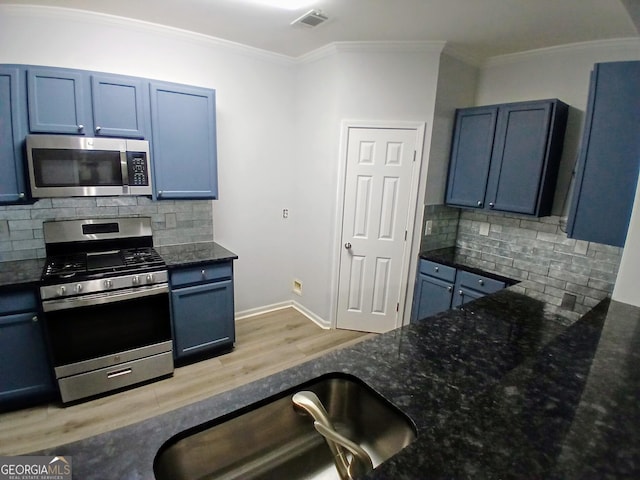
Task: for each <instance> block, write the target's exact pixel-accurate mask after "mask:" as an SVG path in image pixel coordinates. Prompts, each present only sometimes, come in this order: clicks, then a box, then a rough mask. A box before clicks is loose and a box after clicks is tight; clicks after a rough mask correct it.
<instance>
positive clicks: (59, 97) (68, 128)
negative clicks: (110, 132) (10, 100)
mask: <svg viewBox="0 0 640 480" xmlns="http://www.w3.org/2000/svg"><path fill="white" fill-rule="evenodd" d="M85 81H86V80H85V75H84V74H83V73H81V72H78V71H75V70H66V69H58V68H52V69H47V68H29V69H28V70H27V90H28V92H27V98H28V104H29V130H30V131H31V132H32V133H68V134H77V135H85V134H88V133H90V132H91V126H90V125H88V122H90V121H91V118H90V115H89V113H88V110H87V107H88V105H87V100H88V99H87V98H85V95H88V92H87V91H86V88H85Z"/></svg>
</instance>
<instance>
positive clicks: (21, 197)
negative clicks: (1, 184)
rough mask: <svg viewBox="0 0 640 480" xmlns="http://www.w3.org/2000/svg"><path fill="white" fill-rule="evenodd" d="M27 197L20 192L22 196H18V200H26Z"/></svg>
mask: <svg viewBox="0 0 640 480" xmlns="http://www.w3.org/2000/svg"><path fill="white" fill-rule="evenodd" d="M25 196H26V195H25V194H24V192H20V194H19V195H18V198H19V199H20V200H24V197H25Z"/></svg>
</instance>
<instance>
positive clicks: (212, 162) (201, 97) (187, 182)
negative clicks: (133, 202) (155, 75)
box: [150, 81, 218, 199]
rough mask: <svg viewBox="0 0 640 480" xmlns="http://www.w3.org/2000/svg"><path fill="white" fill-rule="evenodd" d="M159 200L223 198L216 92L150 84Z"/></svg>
mask: <svg viewBox="0 0 640 480" xmlns="http://www.w3.org/2000/svg"><path fill="white" fill-rule="evenodd" d="M150 91H151V131H152V139H153V141H152V149H153V162H154V167H155V170H154V172H155V173H154V174H155V189H156V196H157V198H158V199H173V198H199V199H204V198H211V199H216V198H218V173H217V152H216V117H215V111H216V109H215V108H216V107H215V91H214V90H210V89H205V88H197V87H189V86H185V85H176V84H169V83H161V82H153V81H152V82H151V83H150Z"/></svg>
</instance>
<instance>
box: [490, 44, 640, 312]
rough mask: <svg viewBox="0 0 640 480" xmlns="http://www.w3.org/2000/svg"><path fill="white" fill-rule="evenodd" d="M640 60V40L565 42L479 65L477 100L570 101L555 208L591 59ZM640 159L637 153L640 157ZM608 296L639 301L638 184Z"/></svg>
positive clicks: (564, 185) (566, 177) (578, 128)
mask: <svg viewBox="0 0 640 480" xmlns="http://www.w3.org/2000/svg"><path fill="white" fill-rule="evenodd" d="M621 60H640V40H637V39H633V40H620V41H610V42H597V43H595V42H594V43H585V44H577V45H568V46H565V47H558V48H553V49H548V50H541V51H535V52H529V53H526V54H520V55H511V56H505V57H499V58H494V59H492V60H491V61H490V62H489V63H488V64H487V65H486V66H485V67H484V68H483V69H482V70H481V75H480V84H479V88H478V94H477V104H479V105H482V104H490V103H500V102H511V101H519V100H529V99H535V98H552V97H557V98H559V99H561V100H563V101H565V102H566V103H568V104H569V105H571V107H572V108H571V111H570V114H569V125H568V126H567V138H566V140H565V150H564V155H563V165H562V167H561V168H562V171H561V173H562V176H561V178H560V179H559V181H558V183H559V185H558V188H557V193H556V199H555V205H554V211H555V212H556V213H557V214H559V213H562V212H563V210H564V211H566V208H567V207H568V202H567V205H566V206H565V208H564V209H562V204H563V202H564V198H565V196H566V194H567V192H568V186H569V183H570V180H571V171H572V168H573V164H574V162H575V157H576V154H577V151H578V148H579V141H580V138H581V135H582V127H583V123H584V114H585V109H586V105H587V95H588V91H589V75H590V72H591V69H592V68H593V64H594V63H597V62H611V61H621ZM639 161H640V159H639ZM625 245H626V246H625V248H624V252H623V255H622V262H621V265H620V271H619V274H618V277H617V280H616V285H615V288H614V291H613V296H612V298H613V299H614V300H618V301H621V302H625V303H629V304H632V305H636V306H640V288H639V286H640V269H638V265H639V264H640V189H639V190H637V191H636V197H635V203H634V209H633V213H632V215H631V222H630V225H629V232H628V235H627V241H626V244H625Z"/></svg>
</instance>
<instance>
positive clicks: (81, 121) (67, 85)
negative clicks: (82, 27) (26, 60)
mask: <svg viewBox="0 0 640 480" xmlns="http://www.w3.org/2000/svg"><path fill="white" fill-rule="evenodd" d="M27 85H28V89H27V90H28V92H27V98H28V105H29V131H30V132H32V133H66V134H73V135H87V136H91V137H93V136H96V137H128V138H144V137H145V133H146V130H145V126H146V124H147V123H148V119H147V118H148V116H149V114H148V109H149V107H148V101H147V99H145V96H147V97H148V92H147V90H146V88H145V87H146V81H145V80H143V79H140V78H132V77H126V76H121V75H107V74H101V73H92V72H85V71H82V70H70V69H65V68H42V67H27ZM145 107H146V108H145Z"/></svg>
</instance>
